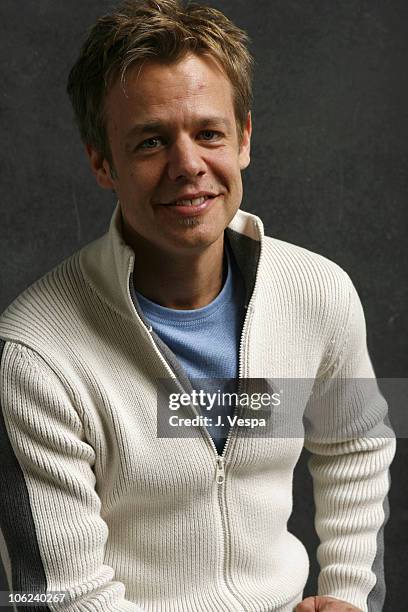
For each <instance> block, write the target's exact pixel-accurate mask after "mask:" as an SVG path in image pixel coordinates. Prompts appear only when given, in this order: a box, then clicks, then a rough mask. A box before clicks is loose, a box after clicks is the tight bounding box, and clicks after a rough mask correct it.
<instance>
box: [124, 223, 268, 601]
mask: <svg viewBox="0 0 408 612" xmlns="http://www.w3.org/2000/svg"><path fill="white" fill-rule="evenodd" d="M259 238H260V240H259V242H260V251H259V258H258V265H257V269H256V273H255V281H254V288H253V291H252V295H251V298H250V300H249V302H248V304H247V305H246V313H245V317H244V323H243V326H242V332H241V338H240V344H239V352H238V388H237V394H238V396H239V393H240V391H241V389H242V380H243V375H244V352H245V350H244V346H245V344H244V340H245V341H246V337H247V335H248V327H249V322H250V320H251V315H252V313H253V305H252V303H253V301H254V295H255V293H256V288H257V285H258V275H259V262H260V259H261V255H262V240H261V236H260V233H259ZM131 267H132V262H130V264H129V273H130V272H131ZM128 277H129V276H128ZM128 291H129V289H128ZM129 297H130V300H131V302H132V303H133V300H132V298H131V296H130V294H129ZM135 312H136V315H137V317H138V319H140V321H141V323H142V324H143V327H144V328H145V329H146V331H147V332H148V333H149V336H150V339H151V342H152V345H153V347H154V349H155V351H156V353H158V354H159V355H160V357H161V359H162V361H163V362H164V364H165V367H166V369H167V371H168V373H169V374H170V375H171V377H172V378H173V379H174V380H175V382H176V384H177V385H178V387H179V389H180V390H181V391H183V392H184V391H185V390H184V388H183V385H182V384H181V382H180V381H179V379H178V377H177V376H176V375H175V373H174V372H173V370H172V368H171V367H170V366H169V364H168V363H167V360H166V359H165V358H164V357H163V355H162V353H161V351H160V350H159V349H158V347H157V346H156V343H155V341H154V340H153V338H152V336H151V332H152V326H151V325H150V324H149V325H146V324H145V323H144V322H143V320H142V319H141V318H140V316H139V314H138V312H137V310H136V308H135ZM189 407H190V408H191V409H192V410H193V412H194V414H195V415H197V416H198V415H199V413H198V412H197V411H196V410H195V407H194V405H193V404H192V403H190V406H189ZM238 410H239V406H236V407H235V409H234V412H233V416H235V415H236V413H237V412H238ZM233 429H234V425H232V426H231V427H230V429H229V431H228V435H227V439H226V441H225V445H224V448H223V451H222V454H221V455H219V454H218V451H217V447H216V446H215V443H214V440H213V439H212V437H211V436H210V434H209V432H208V429H207V428H206V427H201V426H200V430H201V433H202V435H203V437H204V438H205V439H206V440H207V441H208V443H209V444H210V446H211V448H212V450H213V452H214V454H215V456H216V459H215V461H216V469H215V482H216V484H217V485H218V503H219V508H220V514H221V523H222V531H223V535H224V562H223V569H224V571H223V580H224V583H225V586H226V587H227V589H228V591H229V592H230V595H231V596H232V597H234V599H235V600H236V601H237V602H238V603H239V604H240V606H242V603H241V602H240V601H239V599H238V598H237V596H236V594H235V593H234V589H233V587H231V585H230V580H229V576H228V563H229V557H230V554H229V553H230V548H229V542H230V536H229V530H228V516H227V505H226V501H225V486H223V485H224V483H225V480H226V470H225V455H226V451H227V449H228V447H229V445H230V440H231V437H232V434H233Z"/></svg>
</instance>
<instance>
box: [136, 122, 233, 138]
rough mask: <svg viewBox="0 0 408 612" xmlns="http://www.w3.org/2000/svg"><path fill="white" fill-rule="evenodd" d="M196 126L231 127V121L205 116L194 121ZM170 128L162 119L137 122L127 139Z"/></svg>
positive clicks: (203, 127)
mask: <svg viewBox="0 0 408 612" xmlns="http://www.w3.org/2000/svg"><path fill="white" fill-rule="evenodd" d="M194 126H195V127H198V128H201V129H206V128H208V127H210V126H220V127H224V128H226V129H230V128H231V122H230V121H229V120H228V119H227V118H226V117H204V118H203V119H197V120H196V121H194ZM167 128H168V125H167V124H166V123H163V122H162V121H155V120H153V121H146V122H145V123H135V124H134V125H133V126H132V128H131V129H130V130H129V132H128V133H127V134H126V139H128V138H131V137H132V136H142V135H143V134H151V133H152V132H161V131H165V130H166V129H167Z"/></svg>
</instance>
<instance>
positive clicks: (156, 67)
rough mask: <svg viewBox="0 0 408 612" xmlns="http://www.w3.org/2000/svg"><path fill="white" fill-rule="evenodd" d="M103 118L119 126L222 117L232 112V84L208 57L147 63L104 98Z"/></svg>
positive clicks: (116, 84)
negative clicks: (133, 122)
mask: <svg viewBox="0 0 408 612" xmlns="http://www.w3.org/2000/svg"><path fill="white" fill-rule="evenodd" d="M105 111H106V117H107V119H108V123H109V122H111V121H112V122H113V123H115V124H121V123H123V122H126V121H127V120H131V119H133V118H134V116H135V115H138V119H142V120H145V119H146V120H147V119H148V120H151V119H157V120H160V119H163V118H165V117H166V116H170V115H174V116H175V117H176V116H179V115H181V114H184V115H186V114H188V115H191V116H193V115H194V114H200V115H202V114H208V113H209V114H211V113H214V112H215V113H216V114H217V115H220V113H221V114H225V116H226V117H230V116H231V115H233V114H234V110H233V90H232V86H231V83H230V81H229V79H228V77H227V76H226V74H225V73H224V71H223V70H222V69H221V67H220V66H219V64H218V63H217V61H216V60H215V59H214V58H213V57H211V56H197V55H192V54H190V55H187V56H185V57H183V58H181V59H180V60H178V61H177V62H172V63H163V62H160V61H151V60H149V61H147V62H145V63H143V64H142V65H140V66H139V65H137V66H131V67H130V68H129V69H128V71H127V72H126V75H125V79H124V81H123V83H122V82H121V81H120V79H117V80H116V82H115V83H114V85H113V86H112V88H111V89H110V91H109V92H108V94H107V96H106V103H105Z"/></svg>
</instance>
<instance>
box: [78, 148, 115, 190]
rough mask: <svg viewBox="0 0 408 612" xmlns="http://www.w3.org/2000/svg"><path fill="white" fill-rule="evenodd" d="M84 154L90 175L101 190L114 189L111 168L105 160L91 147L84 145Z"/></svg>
mask: <svg viewBox="0 0 408 612" xmlns="http://www.w3.org/2000/svg"><path fill="white" fill-rule="evenodd" d="M85 150H86V154H87V157H88V160H89V164H90V166H91V170H92V174H93V175H94V177H95V178H96V182H97V183H98V185H99V186H100V187H102V188H103V189H110V190H112V189H113V190H114V189H115V182H114V180H113V178H112V174H111V168H110V165H109V162H108V161H107V160H106V158H105V157H104V156H103V155H102V153H100V152H99V151H97V150H96V149H94V148H93V147H92V146H91V145H89V144H87V145H85Z"/></svg>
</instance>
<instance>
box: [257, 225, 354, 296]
mask: <svg viewBox="0 0 408 612" xmlns="http://www.w3.org/2000/svg"><path fill="white" fill-rule="evenodd" d="M262 266H263V273H264V275H265V278H267V279H268V278H269V279H273V281H274V282H278V283H279V285H280V286H281V287H284V288H286V289H287V290H290V292H292V293H295V294H296V295H298V296H299V297H300V296H305V298H309V299H312V298H314V299H320V300H324V301H327V300H334V301H336V302H337V303H339V302H344V305H345V306H346V305H347V304H348V303H349V300H350V294H351V292H352V291H353V283H352V281H351V279H350V277H349V275H348V273H347V272H346V271H345V270H344V269H343V268H341V266H339V265H338V264H337V263H335V262H334V261H332V260H330V259H328V258H327V257H324V256H323V255H320V254H318V253H314V252H313V251H310V250H308V249H305V248H303V247H301V246H298V245H295V244H292V243H289V242H285V241H283V240H279V239H277V238H272V237H270V236H265V237H264V240H263V262H262Z"/></svg>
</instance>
